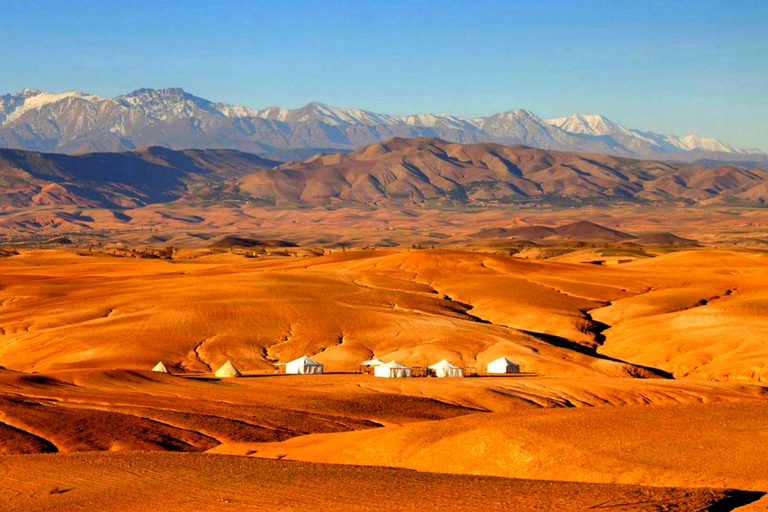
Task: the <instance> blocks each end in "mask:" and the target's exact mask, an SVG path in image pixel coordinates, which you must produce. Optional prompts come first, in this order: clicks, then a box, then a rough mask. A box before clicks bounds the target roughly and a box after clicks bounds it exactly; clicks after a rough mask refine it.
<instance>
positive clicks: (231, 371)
mask: <svg viewBox="0 0 768 512" xmlns="http://www.w3.org/2000/svg"><path fill="white" fill-rule="evenodd" d="M214 375H215V376H217V377H240V376H241V375H242V373H240V370H238V369H237V368H236V367H235V365H233V364H232V362H231V361H227V362H226V363H224V364H223V365H221V368H219V369H218V370H216V373H214Z"/></svg>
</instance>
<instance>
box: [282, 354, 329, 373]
mask: <svg viewBox="0 0 768 512" xmlns="http://www.w3.org/2000/svg"><path fill="white" fill-rule="evenodd" d="M285 373H290V374H294V375H298V374H302V375H319V374H321V373H323V365H322V363H318V362H316V361H313V360H312V359H310V358H308V357H307V356H301V357H300V358H298V359H294V360H293V361H291V362H289V363H285Z"/></svg>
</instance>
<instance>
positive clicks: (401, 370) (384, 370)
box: [373, 361, 412, 379]
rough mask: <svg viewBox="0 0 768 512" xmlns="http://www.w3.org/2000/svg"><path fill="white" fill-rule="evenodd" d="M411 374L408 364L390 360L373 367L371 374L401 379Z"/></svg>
mask: <svg viewBox="0 0 768 512" xmlns="http://www.w3.org/2000/svg"><path fill="white" fill-rule="evenodd" d="M411 374H412V370H411V367H410V366H405V365H404V364H400V363H398V362H397V361H390V362H389V363H385V364H380V365H378V366H374V367H373V375H374V376H375V377H384V378H388V379H403V378H408V377H410V376H411Z"/></svg>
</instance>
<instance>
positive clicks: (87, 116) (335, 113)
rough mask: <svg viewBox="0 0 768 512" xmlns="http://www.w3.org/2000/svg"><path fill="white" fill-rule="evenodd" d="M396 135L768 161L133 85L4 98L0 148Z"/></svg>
mask: <svg viewBox="0 0 768 512" xmlns="http://www.w3.org/2000/svg"><path fill="white" fill-rule="evenodd" d="M392 137H403V138H419V137H437V138H440V139H442V140H446V141H450V142H459V143H477V142H496V143H500V144H505V145H510V144H524V145H526V146H531V147H536V148H540V149H549V150H558V151H580V152H588V153H603V154H610V155H615V156H626V157H632V158H656V159H664V160H670V159H675V160H684V161H694V160H698V159H702V160H711V161H749V162H755V161H766V162H768V155H766V154H765V153H763V152H761V151H758V150H748V149H741V148H737V147H735V146H732V145H729V144H726V143H723V142H721V141H719V140H716V139H710V138H705V137H699V136H696V135H687V136H684V137H678V136H675V135H660V134H656V133H653V132H643V131H640V130H634V129H629V128H626V127H624V126H622V125H620V124H618V123H615V122H613V121H611V120H609V119H607V118H605V117H603V116H599V115H578V114H577V115H571V116H567V117H561V118H555V119H547V120H545V119H542V118H540V117H538V116H536V115H535V114H534V113H533V112H531V111H529V110H510V111H507V112H500V113H497V114H493V115H491V116H486V117H478V118H473V119H467V118H463V117H459V116H453V115H450V114H413V115H389V114H380V113H376V112H371V111H367V110H360V109H348V108H337V107H332V106H329V105H325V104H323V103H310V104H308V105H305V106H304V107H301V108H298V109H292V110H290V109H285V108H280V107H270V108H266V109H262V110H257V109H252V108H248V107H244V106H237V105H229V104H225V103H217V102H212V101H209V100H206V99H204V98H200V97H198V96H194V95H192V94H190V93H188V92H186V91H184V90H183V89H180V88H167V89H139V90H136V91H134V92H131V93H129V94H125V95H122V96H118V97H116V98H105V97H101V96H98V95H94V94H87V93H83V92H77V91H71V92H65V93H48V92H43V91H39V90H36V89H24V90H22V91H19V92H17V93H15V94H5V95H1V96H0V147H5V148H12V149H26V150H31V151H44V152H58V153H70V154H75V153H90V152H99V151H100V152H105V151H106V152H119V151H129V150H133V149H137V148H143V147H148V146H165V147H168V148H172V149H193V148H197V149H218V148H222V149H236V150H241V151H247V152H251V153H257V154H260V155H263V156H266V157H269V158H276V159H280V160H288V159H295V158H306V157H308V156H310V155H312V154H314V153H317V152H320V151H326V152H328V151H352V150H355V149H358V148H360V147H363V146H366V145H369V144H373V143H376V142H382V141H385V140H388V139H390V138H392Z"/></svg>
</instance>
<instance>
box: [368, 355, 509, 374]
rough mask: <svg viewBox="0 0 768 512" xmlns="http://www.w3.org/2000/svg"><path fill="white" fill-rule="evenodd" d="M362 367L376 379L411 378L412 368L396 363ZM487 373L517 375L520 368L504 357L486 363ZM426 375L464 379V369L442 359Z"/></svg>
mask: <svg viewBox="0 0 768 512" xmlns="http://www.w3.org/2000/svg"><path fill="white" fill-rule="evenodd" d="M362 366H363V367H365V368H368V369H370V368H373V375H374V376H376V377H384V378H390V379H394V378H404V377H411V376H413V368H411V367H410V366H406V365H404V364H402V363H399V362H397V361H390V362H389V363H385V362H384V361H382V360H381V359H378V358H375V359H369V360H368V361H363V363H362ZM487 369H488V373H495V374H498V373H519V372H520V366H519V365H517V364H515V363H513V362H512V361H510V360H509V359H507V358H506V357H501V358H499V359H496V360H495V361H491V362H490V363H488V367H487ZM427 370H428V374H430V375H434V376H435V377H441V378H443V377H464V369H463V368H461V367H459V366H456V365H455V364H453V363H451V362H450V361H448V360H447V359H443V360H442V361H440V362H439V363H435V364H433V365H430V366H428V367H427Z"/></svg>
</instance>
